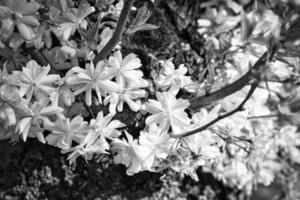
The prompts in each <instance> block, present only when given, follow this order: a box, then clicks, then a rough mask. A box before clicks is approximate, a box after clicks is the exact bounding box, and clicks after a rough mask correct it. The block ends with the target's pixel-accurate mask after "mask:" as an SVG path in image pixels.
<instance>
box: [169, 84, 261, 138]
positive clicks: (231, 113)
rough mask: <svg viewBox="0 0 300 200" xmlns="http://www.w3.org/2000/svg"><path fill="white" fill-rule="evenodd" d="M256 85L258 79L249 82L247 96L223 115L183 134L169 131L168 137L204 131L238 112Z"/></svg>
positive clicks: (178, 136)
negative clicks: (249, 86)
mask: <svg viewBox="0 0 300 200" xmlns="http://www.w3.org/2000/svg"><path fill="white" fill-rule="evenodd" d="M257 85H258V81H255V82H254V83H252V84H251V88H250V90H249V92H248V94H247V96H246V97H245V99H244V100H243V101H242V103H240V104H239V105H238V106H237V107H236V108H235V109H233V110H232V111H230V112H227V113H225V114H223V115H219V116H218V117H217V118H215V119H214V120H212V121H210V122H208V123H207V124H205V125H203V126H201V127H200V128H197V129H195V130H192V131H189V132H186V133H183V134H180V135H174V134H173V133H170V137H173V138H182V137H187V136H190V135H193V134H195V133H198V132H201V131H204V130H205V129H207V128H209V127H210V126H212V125H213V124H215V123H217V122H218V121H220V120H222V119H224V118H226V117H229V116H231V115H233V114H234V113H236V112H238V111H242V110H243V107H244V105H245V103H246V102H247V101H248V100H249V98H250V97H251V96H252V94H253V92H254V91H255V89H256V87H257Z"/></svg>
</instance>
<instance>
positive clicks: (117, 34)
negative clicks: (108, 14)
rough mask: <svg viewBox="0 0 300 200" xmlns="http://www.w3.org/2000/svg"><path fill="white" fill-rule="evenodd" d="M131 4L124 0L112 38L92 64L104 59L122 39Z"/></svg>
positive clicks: (130, 0)
mask: <svg viewBox="0 0 300 200" xmlns="http://www.w3.org/2000/svg"><path fill="white" fill-rule="evenodd" d="M133 2H134V0H126V1H125V2H124V6H123V9H122V11H121V14H120V16H119V20H118V22H117V26H116V29H115V31H114V33H113V36H112V37H111V38H110V40H109V41H108V42H107V43H106V45H105V46H104V47H103V49H102V50H101V51H100V52H99V53H98V54H97V55H96V56H95V58H94V60H93V62H94V64H96V63H97V62H99V61H100V60H102V59H104V58H105V57H106V56H107V55H108V54H109V53H110V52H111V51H112V50H113V48H114V47H115V46H116V45H117V44H118V43H119V41H120V40H121V39H122V35H123V32H124V27H125V24H126V21H127V18H128V16H129V13H130V10H131V7H132V5H133Z"/></svg>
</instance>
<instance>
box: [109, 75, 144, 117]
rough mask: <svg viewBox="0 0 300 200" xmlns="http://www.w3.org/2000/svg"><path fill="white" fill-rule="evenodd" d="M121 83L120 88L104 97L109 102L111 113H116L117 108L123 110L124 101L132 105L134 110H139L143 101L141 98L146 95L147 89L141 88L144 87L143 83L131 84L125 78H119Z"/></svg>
mask: <svg viewBox="0 0 300 200" xmlns="http://www.w3.org/2000/svg"><path fill="white" fill-rule="evenodd" d="M117 83H118V84H119V90H118V91H116V92H113V93H111V94H109V95H108V96H107V97H105V99H104V104H105V105H106V104H108V102H109V103H110V104H109V111H110V112H111V113H115V112H116V110H118V111H119V112H121V111H123V104H124V102H126V103H127V105H128V106H129V107H130V109H131V110H132V111H134V112H137V111H138V110H139V109H140V108H141V103H140V101H139V100H137V99H139V98H143V97H146V94H147V93H146V91H145V90H143V89H140V88H141V87H143V84H142V85H141V84H139V83H133V82H131V84H129V83H128V82H126V81H125V80H120V79H118V80H117Z"/></svg>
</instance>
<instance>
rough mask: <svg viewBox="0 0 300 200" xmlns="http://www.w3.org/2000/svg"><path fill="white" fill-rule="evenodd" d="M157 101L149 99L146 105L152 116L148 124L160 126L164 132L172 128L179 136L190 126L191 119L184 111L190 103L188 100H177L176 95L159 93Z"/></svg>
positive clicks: (148, 118)
mask: <svg viewBox="0 0 300 200" xmlns="http://www.w3.org/2000/svg"><path fill="white" fill-rule="evenodd" d="M156 96H157V101H156V100H153V99H149V100H148V102H146V103H145V110H146V111H147V112H149V113H151V114H152V115H151V116H149V117H147V118H146V124H147V125H150V124H152V123H155V124H158V125H159V127H160V128H161V130H162V131H168V130H169V128H170V127H171V129H172V130H171V131H172V133H173V134H175V135H177V134H179V133H180V132H181V131H182V129H183V128H184V127H186V126H188V125H189V124H190V121H191V120H190V119H189V117H188V115H187V113H186V112H185V111H184V110H185V109H186V108H187V107H188V106H189V105H190V103H189V102H188V100H184V99H176V97H175V95H174V94H172V93H168V92H163V93H157V95H156Z"/></svg>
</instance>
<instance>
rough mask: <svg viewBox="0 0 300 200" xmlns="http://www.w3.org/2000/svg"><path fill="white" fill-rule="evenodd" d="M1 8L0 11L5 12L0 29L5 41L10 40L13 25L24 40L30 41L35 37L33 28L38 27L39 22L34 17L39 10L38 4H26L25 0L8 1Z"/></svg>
mask: <svg viewBox="0 0 300 200" xmlns="http://www.w3.org/2000/svg"><path fill="white" fill-rule="evenodd" d="M4 5H5V7H2V6H1V8H2V9H1V10H2V11H5V12H4V13H5V17H4V19H1V20H3V21H2V22H3V25H2V27H1V30H0V32H1V35H3V36H4V37H5V39H7V38H10V36H11V35H12V34H13V30H14V27H15V25H16V26H17V29H18V31H19V33H20V35H21V36H22V38H23V39H24V40H32V39H34V38H35V37H36V35H35V32H34V29H33V28H34V27H36V26H38V25H39V24H40V23H39V20H38V18H37V17H36V16H35V15H36V12H37V11H38V10H39V9H40V8H41V5H40V4H39V3H38V2H27V1H26V0H10V1H6V2H5V3H4Z"/></svg>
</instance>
